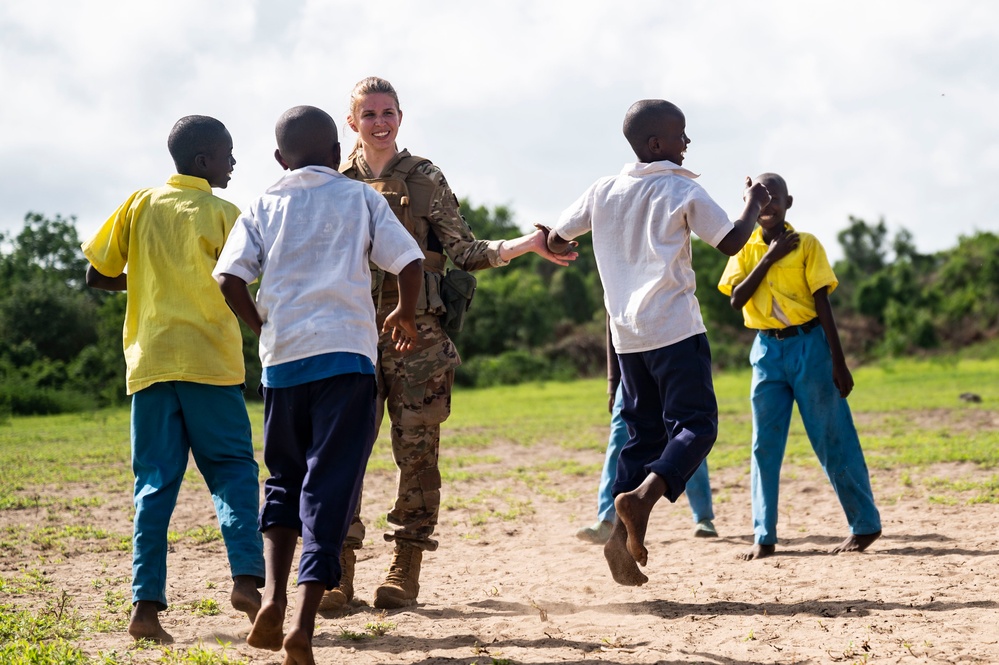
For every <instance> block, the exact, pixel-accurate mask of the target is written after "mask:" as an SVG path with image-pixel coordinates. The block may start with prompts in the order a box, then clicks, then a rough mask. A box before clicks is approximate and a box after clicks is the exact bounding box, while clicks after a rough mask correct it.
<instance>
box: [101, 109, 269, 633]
mask: <svg viewBox="0 0 999 665" xmlns="http://www.w3.org/2000/svg"><path fill="white" fill-rule="evenodd" d="M167 147H168V148H169V150H170V155H171V157H173V160H174V164H175V166H176V167H177V173H176V174H175V175H173V176H171V177H170V179H169V180H168V181H167V183H166V185H164V186H162V187H155V188H150V189H142V190H139V191H137V192H135V193H134V194H132V196H130V197H129V198H128V200H127V201H125V202H124V203H123V204H122V205H121V206H119V208H118V210H116V211H115V213H114V214H113V215H112V216H111V217H110V218H108V220H107V221H106V222H105V223H104V225H103V226H102V227H101V229H100V230H99V231H98V232H97V233H96V234H95V235H94V237H93V238H91V239H90V240H88V241H87V242H85V243H84V244H83V253H84V255H85V256H86V257H87V260H88V261H89V262H90V266H89V267H88V268H87V284H88V285H89V286H92V287H94V288H99V289H105V290H109V291H126V292H127V294H128V300H127V304H126V307H125V323H124V326H123V331H122V334H123V347H124V351H125V365H126V377H125V382H126V389H127V393H128V394H129V395H131V396H132V419H131V438H132V471H133V473H134V474H135V489H134V501H135V523H134V536H133V547H132V603H133V609H132V616H131V619H130V620H129V624H128V632H129V634H130V635H131V636H132V637H134V638H135V639H136V640H140V639H148V640H153V641H155V642H160V643H165V642H172V641H173V638H172V637H171V635H170V634H169V633H167V632H166V631H165V630H164V629H163V627H162V626H161V625H160V621H159V616H158V615H159V612H160V611H162V610H164V609H166V607H167V597H166V574H167V549H168V544H167V530H168V528H169V525H170V517H171V515H172V514H173V510H174V508H175V507H176V504H177V495H178V493H179V491H180V486H181V482H182V481H183V479H184V473H185V472H186V470H187V462H188V456H189V455H193V456H194V461H195V463H196V464H197V466H198V470H199V471H200V472H201V474H202V476H203V477H204V479H205V482H206V484H207V485H208V489H209V491H211V494H212V500H213V502H214V504H215V512H216V514H217V515H218V520H219V527H220V529H221V532H222V538H223V540H224V542H225V547H226V552H227V554H228V557H229V567H230V569H231V570H232V575H233V590H232V594H231V598H230V600H231V602H232V605H233V607H234V608H236V609H237V610H239V611H241V612H245V613H246V614H247V616H248V617H249V618H250V621H253V619H254V617H255V616H256V613H257V610H258V609H259V608H260V593H259V592H258V591H257V587H258V586H262V585H263V576H264V562H263V551H262V550H263V543H262V540H261V537H260V533H259V532H258V531H257V529H256V516H257V507H258V505H259V493H260V488H259V484H258V477H259V469H258V467H257V462H256V460H255V459H254V456H253V441H252V440H251V438H250V420H249V418H248V417H247V414H246V404H245V403H244V402H243V392H242V383H243V380H244V370H243V351H242V335H241V334H240V331H239V322H238V321H237V320H236V317H235V316H233V315H232V312H231V311H230V310H229V308H228V307H226V304H225V300H224V299H223V298H222V295H221V294H220V293H219V291H218V287H217V286H216V284H215V280H214V279H212V268H214V266H215V259H216V257H217V256H218V253H219V252H220V251H222V246H223V245H224V244H225V240H226V237H227V235H228V233H229V231H230V229H231V228H232V225H233V222H234V221H235V220H236V217H237V216H238V215H239V210H238V209H237V208H236V206H234V205H233V204H231V203H229V202H228V201H224V200H222V199H220V198H218V197H216V196H214V195H213V194H212V187H220V188H225V187H226V185H227V184H228V183H229V179H230V177H231V175H232V169H233V166H234V165H235V164H236V160H235V159H234V158H233V156H232V137H231V136H230V135H229V132H228V131H227V130H226V128H225V125H223V124H222V123H221V122H219V121H218V120H216V119H215V118H210V117H208V116H201V115H192V116H185V117H183V118H181V119H180V120H178V121H177V123H176V124H175V125H174V127H173V129H172V130H171V132H170V136H169V138H168V140H167ZM126 265H127V266H128V273H127V274H126V273H125V272H124V270H125V267H126Z"/></svg>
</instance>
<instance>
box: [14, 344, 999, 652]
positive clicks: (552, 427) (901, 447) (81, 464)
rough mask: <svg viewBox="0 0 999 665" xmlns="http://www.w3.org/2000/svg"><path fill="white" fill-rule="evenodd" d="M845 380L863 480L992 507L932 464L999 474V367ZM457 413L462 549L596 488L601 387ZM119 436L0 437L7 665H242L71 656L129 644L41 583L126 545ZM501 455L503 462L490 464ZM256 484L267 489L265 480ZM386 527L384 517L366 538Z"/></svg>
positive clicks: (103, 419) (945, 366)
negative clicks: (484, 528)
mask: <svg viewBox="0 0 999 665" xmlns="http://www.w3.org/2000/svg"><path fill="white" fill-rule="evenodd" d="M990 348H991V347H990ZM854 378H855V380H856V388H855V390H854V393H853V394H852V395H851V397H850V404H851V407H852V409H853V411H854V414H855V417H856V420H857V425H858V430H859V431H860V434H861V440H862V443H863V446H864V450H865V454H866V456H867V460H868V464H869V465H870V466H871V467H872V469H875V470H879V469H883V470H887V469H891V470H894V471H896V472H898V474H899V484H898V487H899V488H900V491H901V492H902V493H904V494H908V493H910V492H917V493H919V495H920V496H923V497H924V498H925V500H926V501H927V502H928V503H934V504H945V505H966V504H974V503H993V504H995V503H999V473H996V474H993V475H992V476H991V477H988V478H984V479H983V478H982V476H981V474H979V475H977V476H975V478H974V479H967V478H957V479H955V478H950V477H944V478H941V477H937V476H936V475H933V472H932V471H929V468H930V467H931V466H932V465H934V464H936V463H968V464H973V465H976V466H978V467H980V468H982V469H995V468H996V467H997V466H999V428H997V427H996V426H995V422H996V419H997V417H999V359H997V358H996V354H995V353H982V352H976V351H974V350H969V351H967V352H962V353H961V354H955V355H952V356H948V357H945V358H936V359H907V360H895V361H890V362H885V363H881V364H878V365H871V366H867V367H863V368H860V369H858V370H857V371H856V372H855V373H854ZM749 383H750V374H749V371H748V370H740V371H732V372H726V373H722V374H718V375H716V377H715V389H716V393H717V396H718V403H719V413H720V430H719V438H718V442H717V443H716V445H715V448H714V450H713V451H712V453H711V457H710V462H711V465H712V468H713V469H715V470H720V469H724V468H737V469H748V465H749V445H750V438H751V434H752V419H751V416H750V406H749V397H748V395H749ZM965 392H973V393H976V394H978V395H980V397H981V400H982V401H981V402H980V403H969V402H965V401H962V400H961V399H959V395H960V394H961V393H965ZM452 409H453V412H452V416H451V418H450V419H449V420H448V421H447V422H446V423H444V425H443V426H442V440H443V441H444V445H443V446H442V449H441V451H442V453H441V454H442V458H441V465H440V466H441V473H442V478H443V480H444V482H445V483H446V484H454V483H466V482H469V481H473V480H483V479H484V480H486V481H487V485H486V487H487V489H481V490H470V491H467V492H463V493H456V492H448V493H447V494H446V496H445V503H444V506H443V507H444V509H445V511H447V512H448V513H450V515H448V516H446V517H444V519H455V520H456V521H459V522H464V523H465V524H467V528H463V529H461V531H462V533H461V536H460V537H462V538H469V539H475V538H477V537H478V535H477V533H476V529H475V527H476V526H477V525H481V524H483V523H486V522H501V521H508V520H511V521H512V520H518V519H522V518H523V517H525V516H527V515H529V514H531V513H532V512H533V511H534V510H535V508H534V506H533V504H532V500H533V499H534V497H538V499H539V500H541V499H543V500H545V501H552V500H554V501H565V500H569V499H575V498H576V497H573V496H569V495H565V494H562V493H560V492H559V490H558V489H557V488H558V487H559V486H561V485H564V483H560V482H557V481H558V479H559V477H560V476H561V477H569V476H571V477H580V476H592V477H593V478H594V483H595V482H596V478H597V476H598V474H599V472H600V462H601V461H602V458H601V457H600V453H601V452H602V451H603V450H604V447H605V446H606V441H607V429H608V423H609V419H610V416H609V414H608V413H607V395H606V382H605V381H604V380H603V379H590V380H581V381H575V382H571V383H535V384H526V385H520V386H503V387H496V388H489V389H479V390H470V389H460V390H457V391H456V392H455V394H454V397H453V403H452ZM250 418H251V422H252V426H253V431H254V435H255V446H256V448H257V450H258V452H259V450H260V448H261V440H260V439H261V433H262V431H263V427H262V420H263V416H262V407H261V405H260V404H259V403H254V404H251V406H250ZM128 437H129V415H128V409H127V408H118V409H108V410H103V411H97V412H94V413H87V414H70V415H58V416H45V417H11V418H10V419H9V420H8V421H7V422H5V423H4V424H0V511H5V512H6V513H7V516H8V517H10V519H8V521H7V526H4V527H2V528H0V559H6V560H7V561H10V562H16V561H21V562H26V563H21V564H15V565H12V566H7V570H5V571H4V572H3V573H2V574H0V665H6V664H7V663H29V662H31V663H35V662H38V663H40V662H60V663H87V664H88V665H89V664H91V663H106V664H114V663H125V662H132V660H133V657H134V656H135V650H136V649H139V650H143V651H146V652H147V654H144V655H143V659H144V662H146V661H148V660H149V659H148V658H146V655H149V654H154V655H152V658H153V659H158V660H155V661H154V662H160V663H190V664H198V663H204V664H206V665H215V664H219V665H226V664H229V663H238V662H243V661H240V660H234V659H232V658H231V657H230V655H229V654H227V653H226V649H225V645H222V648H214V647H211V648H209V647H203V646H198V647H192V648H189V649H176V650H175V649H169V648H163V647H155V649H159V651H154V650H153V648H150V649H142V648H141V645H137V646H132V647H130V648H129V650H128V651H126V652H123V653H116V652H109V653H106V654H99V655H98V656H96V657H95V656H93V655H87V654H85V653H83V652H81V651H80V650H79V649H78V648H77V647H76V646H74V644H75V642H76V641H77V640H80V639H83V638H84V636H85V635H86V634H87V633H93V632H109V631H114V632H120V631H123V630H124V626H125V624H126V622H127V618H128V606H129V602H128V598H127V596H126V594H125V592H123V591H120V590H115V588H116V587H120V586H121V582H122V580H120V579H111V578H108V577H106V576H104V575H103V573H102V572H101V571H95V572H96V575H95V578H94V580H93V582H92V587H93V590H94V592H96V593H99V594H101V595H103V597H104V603H103V607H102V608H101V609H100V610H99V611H97V612H96V613H95V615H93V616H81V614H80V613H79V612H78V611H77V610H75V609H74V608H73V607H72V599H71V598H70V597H68V596H67V595H66V593H65V591H63V590H61V589H58V588H53V587H54V585H52V584H51V583H50V582H49V580H48V579H47V578H46V576H45V575H44V574H43V573H42V572H41V571H42V570H44V568H45V563H46V562H47V561H53V560H56V559H58V558H60V557H66V556H69V555H71V554H72V553H74V552H79V551H89V552H94V551H97V552H103V551H109V552H118V551H121V552H127V551H129V550H130V548H131V536H130V535H129V534H120V533H110V532H108V531H106V530H105V529H102V528H100V526H98V524H99V522H98V521H97V520H96V519H95V518H94V514H95V513H96V509H98V508H101V507H102V506H105V504H106V503H107V502H108V497H109V496H114V495H115V493H119V492H120V496H121V497H125V498H126V499H127V497H130V495H131V484H132V476H131V471H130V465H129V440H128ZM497 443H499V444H504V446H505V447H504V448H497V449H491V446H492V445H493V444H497ZM511 446H512V448H511ZM498 450H502V451H503V453H502V454H503V455H506V454H508V453H509V454H513V455H516V456H517V457H516V462H515V463H511V460H510V459H507V458H505V457H501V454H500V453H498V452H497V451H498ZM511 450H512V451H513V452H512V453H510V451H511ZM521 450H523V451H524V453H523V454H522V455H521ZM787 465H788V468H787V471H788V473H791V474H793V473H795V467H796V466H798V467H814V466H816V465H817V463H816V461H815V456H814V454H813V453H812V451H811V446H810V445H809V443H808V440H807V438H806V436H805V433H804V429H803V427H802V426H801V422H800V419H798V418H797V416H795V418H794V419H793V421H792V425H791V434H790V438H789V442H788V449H787ZM368 472H369V473H371V474H391V475H394V474H395V473H396V470H395V464H394V462H393V461H392V453H391V444H390V442H389V439H388V424H387V423H383V429H382V432H381V435H380V437H379V439H378V441H377V442H376V445H375V449H374V452H373V454H372V458H371V462H370V464H369V467H368ZM261 473H262V475H266V471H265V470H264V469H263V468H262V470H261ZM192 481H193V482H200V483H203V481H202V480H200V477H199V476H198V474H197V472H196V471H195V470H194V469H193V467H192V469H191V470H190V471H189V477H188V482H192ZM94 487H98V488H99V491H98V492H97V493H98V496H89V494H94V493H95V492H94V490H92V489H87V488H94ZM66 490H72V491H66ZM81 494H82V495H83V496H80V495H81ZM724 494H725V492H724V490H721V491H720V492H719V495H718V497H717V500H719V501H723V500H724V499H725V497H724ZM116 498H117V497H116ZM21 512H23V513H24V514H25V515H31V516H32V520H33V521H32V522H31V523H30V525H27V524H18V521H19V519H18V513H21ZM386 527H387V521H386V517H385V516H384V515H382V516H380V517H379V518H378V519H377V520H376V523H375V524H373V525H371V527H370V528H373V529H384V528H386ZM170 537H171V539H172V540H173V541H175V542H176V541H178V540H186V541H189V542H192V543H194V544H197V545H201V544H205V543H209V544H210V543H215V542H217V541H218V539H219V538H220V533H219V531H218V529H217V527H216V526H214V525H206V526H202V527H199V528H196V529H191V530H189V531H186V532H184V533H173V532H171V534H170ZM115 556H117V555H115ZM24 597H33V598H35V599H36V608H35V610H34V611H29V610H27V609H25V608H24V607H22V603H23V602H24V601H23V599H24ZM9 603H15V604H9ZM40 606H41V607H40ZM182 609H183V610H185V611H188V612H194V613H197V614H205V615H210V614H214V613H216V612H218V611H220V610H219V608H218V606H217V604H215V602H214V601H211V600H203V601H198V602H196V603H194V604H191V605H189V606H186V607H184V608H182ZM390 628H394V626H392V625H391V624H382V623H378V624H371V625H369V626H368V627H367V632H365V633H359V634H356V635H355V634H351V635H347V634H346V633H345V634H343V635H341V638H342V639H363V638H371V637H375V636H378V635H384V634H385V633H386V632H388V630H389V629H390ZM494 662H499V661H495V659H494Z"/></svg>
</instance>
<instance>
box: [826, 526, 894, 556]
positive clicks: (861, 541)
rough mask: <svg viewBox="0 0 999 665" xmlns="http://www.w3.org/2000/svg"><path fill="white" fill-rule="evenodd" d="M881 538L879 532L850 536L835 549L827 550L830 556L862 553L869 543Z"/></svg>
mask: <svg viewBox="0 0 999 665" xmlns="http://www.w3.org/2000/svg"><path fill="white" fill-rule="evenodd" d="M880 537H881V532H880V531H877V532H875V533H867V534H864V535H856V534H854V535H851V536H850V537H849V538H847V539H846V540H844V541H843V542H842V543H840V544H839V545H837V546H836V547H834V548H832V549H831V550H829V553H830V554H839V553H840V552H863V551H864V550H866V549H867V548H868V547H870V545H871V543H873V542H874V541H875V540H877V539H878V538H880Z"/></svg>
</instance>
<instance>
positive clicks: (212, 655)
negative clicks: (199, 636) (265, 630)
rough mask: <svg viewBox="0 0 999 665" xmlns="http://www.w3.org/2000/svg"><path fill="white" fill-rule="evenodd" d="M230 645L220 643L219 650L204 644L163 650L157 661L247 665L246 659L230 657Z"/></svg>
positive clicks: (180, 664)
mask: <svg viewBox="0 0 999 665" xmlns="http://www.w3.org/2000/svg"><path fill="white" fill-rule="evenodd" d="M229 646H230V644H229V643H228V642H219V648H217V649H216V648H212V647H206V646H204V645H203V644H199V645H197V646H193V647H188V648H186V649H185V648H177V649H173V648H170V647H165V648H163V655H162V656H161V657H160V659H159V660H158V661H157V662H159V663H164V664H166V665H245V664H246V663H248V662H249V660H247V659H246V658H240V657H238V656H230V655H229V654H228V653H226V652H227V651H228V649H229Z"/></svg>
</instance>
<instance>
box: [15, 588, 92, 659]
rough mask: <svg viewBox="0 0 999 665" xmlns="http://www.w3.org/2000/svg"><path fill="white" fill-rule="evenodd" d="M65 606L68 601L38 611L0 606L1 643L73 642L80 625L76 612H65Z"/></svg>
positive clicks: (81, 625) (81, 623)
mask: <svg viewBox="0 0 999 665" xmlns="http://www.w3.org/2000/svg"><path fill="white" fill-rule="evenodd" d="M64 598H66V597H64ZM67 604H68V600H67V601H66V602H64V603H63V604H61V605H58V606H56V605H50V606H48V607H46V608H45V610H43V611H41V612H33V611H30V610H22V609H19V608H18V607H16V606H14V605H0V644H8V643H10V642H14V641H17V640H26V641H27V642H30V643H40V642H47V641H50V640H58V639H65V640H71V639H75V638H76V637H78V636H79V635H80V631H81V630H82V628H83V622H82V620H81V619H80V617H79V616H78V615H77V614H76V613H75V612H70V611H68V609H67V608H66V605H67ZM0 662H5V661H0ZM38 662H47V661H38Z"/></svg>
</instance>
